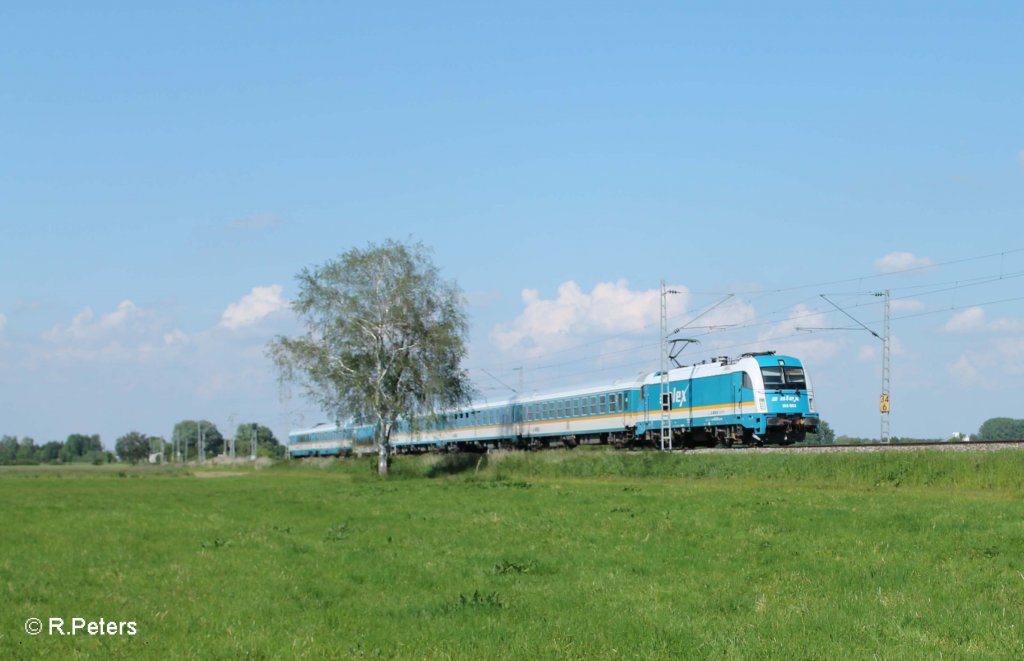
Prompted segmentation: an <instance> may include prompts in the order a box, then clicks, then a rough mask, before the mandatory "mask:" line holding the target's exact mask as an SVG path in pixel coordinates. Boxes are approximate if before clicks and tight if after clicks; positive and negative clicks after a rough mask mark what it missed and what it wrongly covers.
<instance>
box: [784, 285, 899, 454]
mask: <svg viewBox="0 0 1024 661" xmlns="http://www.w3.org/2000/svg"><path fill="white" fill-rule="evenodd" d="M874 295H875V296H878V297H885V315H884V319H885V321H884V322H883V330H882V333H883V334H882V335H879V334H878V333H876V332H875V331H873V330H871V329H870V328H868V327H867V326H865V325H864V324H863V323H862V322H861V321H860V320H859V319H857V318H856V317H854V316H853V315H852V314H850V313H849V312H847V311H846V310H844V309H843V308H841V307H839V306H838V305H837V304H836V303H835V302H834V301H832V300H831V299H830V298H829V297H828V296H825V295H824V294H819V296H821V297H822V298H823V299H825V300H826V301H828V302H829V303H830V304H831V305H832V307H834V308H835V309H837V310H839V311H840V312H842V313H843V314H845V315H846V316H847V317H849V318H850V319H853V320H854V321H855V322H857V325H859V326H860V327H861V328H863V329H864V330H866V331H867V332H869V333H871V334H872V335H874V336H875V337H876V338H878V339H879V340H881V342H882V395H881V396H880V397H879V398H878V410H879V412H880V413H881V416H882V423H881V427H882V428H881V431H880V433H879V442H881V443H891V442H892V437H891V436H890V435H889V408H890V406H889V385H890V364H889V344H890V343H889V339H890V337H889V307H890V306H889V299H890V291H889V290H888V289H886V290H885V291H876V292H875V293H874ZM797 330H801V329H800V328H799V327H798V328H797ZM803 330H814V329H803ZM817 330H829V329H817ZM832 330H835V329H832ZM854 330H855V329H854Z"/></svg>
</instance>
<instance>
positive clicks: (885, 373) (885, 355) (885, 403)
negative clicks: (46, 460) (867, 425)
mask: <svg viewBox="0 0 1024 661" xmlns="http://www.w3.org/2000/svg"><path fill="white" fill-rule="evenodd" d="M875 296H884V297H885V317H884V318H885V321H884V330H883V335H882V395H881V397H879V403H878V410H879V412H880V413H881V416H882V423H881V433H880V436H881V442H882V443H890V442H892V436H890V434H889V410H890V408H891V407H890V403H889V386H890V368H891V365H890V363H889V299H890V292H889V290H888V289H886V290H885V291H884V292H875Z"/></svg>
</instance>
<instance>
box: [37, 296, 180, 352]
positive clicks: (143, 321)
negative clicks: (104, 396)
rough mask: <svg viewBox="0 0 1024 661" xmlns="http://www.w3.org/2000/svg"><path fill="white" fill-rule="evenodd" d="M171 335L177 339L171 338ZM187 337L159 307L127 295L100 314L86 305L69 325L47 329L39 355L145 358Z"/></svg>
mask: <svg viewBox="0 0 1024 661" xmlns="http://www.w3.org/2000/svg"><path fill="white" fill-rule="evenodd" d="M168 337H170V338H175V341H174V342H170V341H168ZM184 337H185V336H184V333H183V332H182V331H180V330H178V329H171V328H169V324H168V322H167V321H165V320H164V319H162V318H161V317H160V315H159V314H157V313H156V312H155V311H153V310H147V309H145V308H141V307H139V306H138V305H136V304H135V303H133V302H132V301H130V300H127V299H126V300H123V301H121V302H120V303H119V304H118V306H117V309H115V310H114V311H113V312H108V313H107V314H104V315H101V316H100V317H99V318H96V315H95V314H94V313H93V311H92V308H89V307H86V308H84V309H83V310H82V311H81V312H79V313H78V314H77V315H75V316H74V318H73V319H72V320H71V323H70V324H68V325H67V326H63V325H60V324H58V325H56V326H54V327H53V328H51V329H50V330H48V331H46V332H45V333H43V340H44V341H45V344H44V345H43V346H42V347H41V348H40V349H39V350H38V352H37V355H38V356H40V357H42V358H44V359H48V360H70V361H100V360H104V361H115V362H125V361H143V362H145V361H151V360H153V359H156V358H157V357H159V356H160V355H161V354H162V353H163V352H164V350H165V349H166V348H167V347H168V346H170V345H171V344H175V343H180V342H181V341H183V339H184Z"/></svg>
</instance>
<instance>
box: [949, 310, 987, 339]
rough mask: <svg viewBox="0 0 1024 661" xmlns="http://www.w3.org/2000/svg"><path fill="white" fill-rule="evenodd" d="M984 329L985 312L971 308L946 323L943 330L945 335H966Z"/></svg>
mask: <svg viewBox="0 0 1024 661" xmlns="http://www.w3.org/2000/svg"><path fill="white" fill-rule="evenodd" d="M984 328H985V310H984V309H982V308H980V307H973V308H968V309H966V310H964V311H963V312H958V313H957V314H955V315H953V317H952V318H951V319H950V320H949V321H947V322H946V325H945V326H944V328H943V329H944V330H945V331H946V332H947V333H967V332H971V331H979V330H983V329H984Z"/></svg>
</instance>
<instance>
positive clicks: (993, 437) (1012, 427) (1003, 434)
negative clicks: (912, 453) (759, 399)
mask: <svg viewBox="0 0 1024 661" xmlns="http://www.w3.org/2000/svg"><path fill="white" fill-rule="evenodd" d="M964 438H965V437H964V435H962V434H954V435H952V436H950V437H948V438H912V437H909V436H902V437H901V436H893V437H892V439H891V440H892V442H893V443H937V442H940V441H959V440H963V439H964ZM971 438H973V439H974V440H976V441H1017V440H1024V420H1019V419H1016V418H990V419H988V420H986V421H985V422H983V423H982V425H981V428H979V429H978V433H977V434H975V435H973V436H971ZM877 442H878V437H874V438H861V437H858V436H836V433H835V432H834V431H833V430H832V427H830V426H829V424H828V423H827V422H825V421H824V420H822V421H821V424H820V425H819V426H818V433H816V434H808V435H807V440H806V441H805V443H807V444H808V445H832V444H840V445H848V444H857V443H877Z"/></svg>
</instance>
